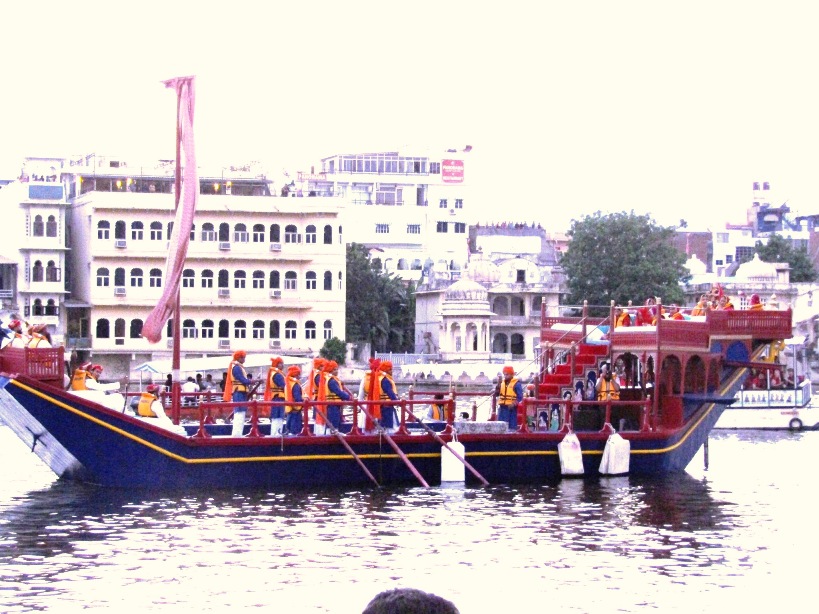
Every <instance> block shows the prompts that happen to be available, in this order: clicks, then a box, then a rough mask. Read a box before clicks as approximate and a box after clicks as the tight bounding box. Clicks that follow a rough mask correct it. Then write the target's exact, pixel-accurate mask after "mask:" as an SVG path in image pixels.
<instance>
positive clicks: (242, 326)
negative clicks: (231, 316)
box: [233, 320, 247, 339]
mask: <svg viewBox="0 0 819 614" xmlns="http://www.w3.org/2000/svg"><path fill="white" fill-rule="evenodd" d="M233 337H234V338H236V339H247V324H246V323H245V321H244V320H236V322H234V323H233Z"/></svg>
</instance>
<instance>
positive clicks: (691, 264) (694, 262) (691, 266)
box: [685, 254, 708, 276]
mask: <svg viewBox="0 0 819 614" xmlns="http://www.w3.org/2000/svg"><path fill="white" fill-rule="evenodd" d="M685 268H687V269H688V272H689V273H690V274H691V275H692V276H696V275H705V274H706V273H707V272H708V267H707V266H706V264H705V263H704V262H703V261H702V260H700V259H699V258H697V255H696V254H692V255H691V257H690V258H689V259H688V260H686V262H685Z"/></svg>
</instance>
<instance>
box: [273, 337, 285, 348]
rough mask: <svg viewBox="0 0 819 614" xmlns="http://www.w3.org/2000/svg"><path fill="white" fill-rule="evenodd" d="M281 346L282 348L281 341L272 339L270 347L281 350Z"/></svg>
mask: <svg viewBox="0 0 819 614" xmlns="http://www.w3.org/2000/svg"><path fill="white" fill-rule="evenodd" d="M281 346H282V342H281V339H271V340H270V347H272V348H280V347H281Z"/></svg>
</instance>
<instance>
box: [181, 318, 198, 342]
mask: <svg viewBox="0 0 819 614" xmlns="http://www.w3.org/2000/svg"><path fill="white" fill-rule="evenodd" d="M198 336H199V335H197V334H196V322H194V321H193V320H182V338H183V339H196V338H197V337H198Z"/></svg>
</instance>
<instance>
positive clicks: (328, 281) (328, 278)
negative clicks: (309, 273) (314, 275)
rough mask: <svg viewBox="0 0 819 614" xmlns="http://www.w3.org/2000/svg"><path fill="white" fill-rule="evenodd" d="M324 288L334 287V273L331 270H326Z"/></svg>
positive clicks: (330, 288)
mask: <svg viewBox="0 0 819 614" xmlns="http://www.w3.org/2000/svg"><path fill="white" fill-rule="evenodd" d="M324 289H325V290H332V289H333V274H332V273H331V272H330V271H324Z"/></svg>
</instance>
